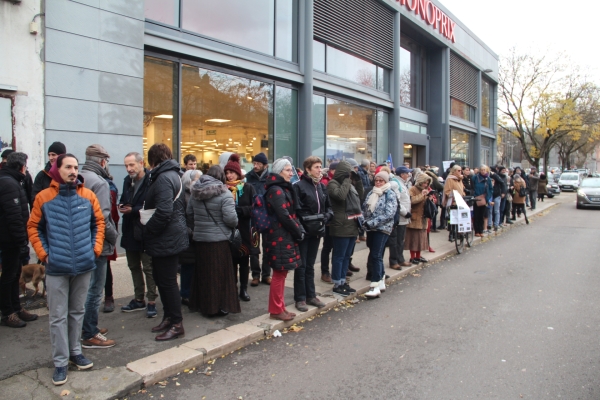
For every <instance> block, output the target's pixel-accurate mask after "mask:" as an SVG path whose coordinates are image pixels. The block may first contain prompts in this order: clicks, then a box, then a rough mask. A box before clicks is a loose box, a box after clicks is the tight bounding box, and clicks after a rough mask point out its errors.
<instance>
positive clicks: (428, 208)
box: [423, 197, 436, 219]
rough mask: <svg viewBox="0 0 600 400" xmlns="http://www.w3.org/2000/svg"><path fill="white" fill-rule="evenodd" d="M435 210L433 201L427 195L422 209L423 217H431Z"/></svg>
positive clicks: (433, 215)
mask: <svg viewBox="0 0 600 400" xmlns="http://www.w3.org/2000/svg"><path fill="white" fill-rule="evenodd" d="M435 211H436V207H435V203H434V202H433V201H432V200H431V199H430V198H429V197H427V200H425V207H424V209H423V217H425V218H429V219H433V218H434V217H435Z"/></svg>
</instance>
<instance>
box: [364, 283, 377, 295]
mask: <svg viewBox="0 0 600 400" xmlns="http://www.w3.org/2000/svg"><path fill="white" fill-rule="evenodd" d="M375 283H376V284H377V282H375ZM380 294H381V291H380V290H379V286H375V287H373V286H371V287H370V288H369V291H368V292H366V293H365V296H367V297H370V298H372V299H373V298H375V297H379V295H380Z"/></svg>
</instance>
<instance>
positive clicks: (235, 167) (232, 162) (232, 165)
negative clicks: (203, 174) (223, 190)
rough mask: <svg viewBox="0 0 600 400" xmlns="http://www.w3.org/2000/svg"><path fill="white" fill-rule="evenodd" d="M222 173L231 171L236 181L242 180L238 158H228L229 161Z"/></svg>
mask: <svg viewBox="0 0 600 400" xmlns="http://www.w3.org/2000/svg"><path fill="white" fill-rule="evenodd" d="M223 171H225V172H227V171H233V172H235V173H236V174H237V176H238V179H244V174H243V173H242V167H240V156H238V155H237V154H232V155H231V156H230V157H229V161H228V162H227V164H226V165H225V168H223Z"/></svg>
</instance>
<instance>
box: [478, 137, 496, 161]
mask: <svg viewBox="0 0 600 400" xmlns="http://www.w3.org/2000/svg"><path fill="white" fill-rule="evenodd" d="M493 143H494V141H493V140H492V139H490V138H488V137H485V136H482V137H481V152H480V156H481V163H482V164H485V165H488V166H489V165H491V162H492V144H493Z"/></svg>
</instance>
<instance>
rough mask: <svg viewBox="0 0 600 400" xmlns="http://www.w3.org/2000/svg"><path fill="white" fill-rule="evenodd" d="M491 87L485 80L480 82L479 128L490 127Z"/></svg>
mask: <svg viewBox="0 0 600 400" xmlns="http://www.w3.org/2000/svg"><path fill="white" fill-rule="evenodd" d="M491 89H492V85H490V83H489V82H488V81H486V80H485V79H482V80H481V126H485V127H486V128H490V127H491V118H492V101H491Z"/></svg>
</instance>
